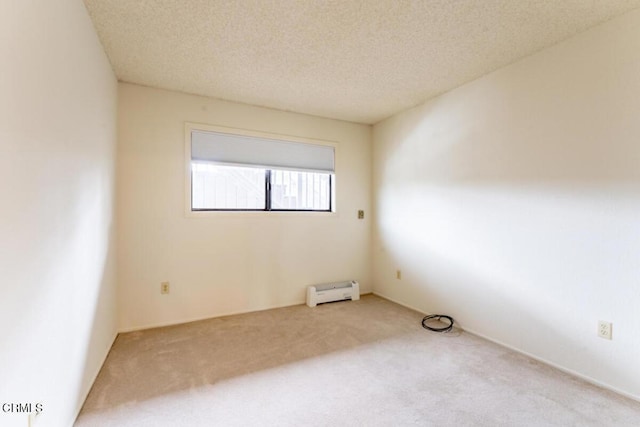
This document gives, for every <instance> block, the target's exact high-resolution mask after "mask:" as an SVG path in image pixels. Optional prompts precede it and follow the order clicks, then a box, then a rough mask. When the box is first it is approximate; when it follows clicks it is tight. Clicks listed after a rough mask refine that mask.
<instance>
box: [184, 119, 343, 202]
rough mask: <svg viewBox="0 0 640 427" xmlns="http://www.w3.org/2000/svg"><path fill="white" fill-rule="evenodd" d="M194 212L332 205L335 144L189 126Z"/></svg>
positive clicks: (191, 189)
mask: <svg viewBox="0 0 640 427" xmlns="http://www.w3.org/2000/svg"><path fill="white" fill-rule="evenodd" d="M188 138H189V141H188V143H189V149H190V150H189V151H190V158H189V168H190V177H189V178H190V179H189V184H190V189H189V190H190V201H189V202H190V210H191V211H314V212H331V211H332V209H333V203H332V197H333V188H332V187H333V185H334V157H335V149H334V147H333V146H332V145H321V144H312V143H306V142H297V141H289V140H281V139H273V138H264V137H257V136H247V135H242V134H232V133H223V132H217V131H204V130H199V129H191V130H190V131H189V134H188Z"/></svg>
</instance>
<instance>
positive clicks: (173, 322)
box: [118, 301, 305, 334]
mask: <svg viewBox="0 0 640 427" xmlns="http://www.w3.org/2000/svg"><path fill="white" fill-rule="evenodd" d="M302 304H305V301H301V302H292V303H286V304H282V305H274V306H271V307H264V308H258V309H246V310H237V311H227V312H223V313H215V314H213V313H212V314H209V315H206V316H199V317H191V318H186V319H180V320H171V321H169V322H158V323H149V324H146V325H141V326H131V327H126V328H120V329H119V330H118V332H119V333H121V334H124V333H127V332H136V331H144V330H146V329H154V328H163V327H165V326H174V325H182V324H184V323H191V322H198V321H200V320H209V319H216V318H218V317H227V316H235V315H236V314H247V313H256V312H259V311H265V310H273V309H276V308H285V307H293V306H295V305H302Z"/></svg>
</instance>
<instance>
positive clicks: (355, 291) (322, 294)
mask: <svg viewBox="0 0 640 427" xmlns="http://www.w3.org/2000/svg"><path fill="white" fill-rule="evenodd" d="M359 299H360V284H359V283H358V282H356V281H355V280H352V281H350V282H337V283H327V284H324V285H314V286H309V287H308V288H307V305H308V306H309V307H315V306H316V305H318V304H322V303H325V302H334V301H344V300H353V301H355V300H359Z"/></svg>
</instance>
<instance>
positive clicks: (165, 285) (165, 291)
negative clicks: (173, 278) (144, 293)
mask: <svg viewBox="0 0 640 427" xmlns="http://www.w3.org/2000/svg"><path fill="white" fill-rule="evenodd" d="M160 293H161V294H163V295H164V294H168V293H169V282H162V283H160Z"/></svg>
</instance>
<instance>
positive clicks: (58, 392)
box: [0, 0, 117, 427]
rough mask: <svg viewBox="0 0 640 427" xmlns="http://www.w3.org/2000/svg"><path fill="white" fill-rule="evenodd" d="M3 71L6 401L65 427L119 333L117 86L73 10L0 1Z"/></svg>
mask: <svg viewBox="0 0 640 427" xmlns="http://www.w3.org/2000/svg"><path fill="white" fill-rule="evenodd" d="M0 63H1V66H0V70H1V71H0V194H1V195H2V197H1V198H0V212H1V213H0V218H1V219H0V325H2V333H0V403H33V404H35V403H36V402H40V403H42V405H43V412H42V413H41V414H40V415H39V416H38V418H37V420H36V422H35V423H34V424H33V425H34V426H56V427H58V426H68V425H71V424H72V423H73V421H74V419H75V416H76V413H77V411H78V410H79V409H80V405H81V404H82V402H83V401H84V398H85V396H86V394H87V393H88V391H89V388H90V387H91V384H92V383H93V379H94V377H95V375H96V374H97V372H98V370H99V369H100V367H101V364H102V361H103V360H104V357H105V356H106V354H107V351H108V349H109V348H110V346H111V343H112V342H113V339H114V337H115V333H116V330H117V328H116V327H117V323H116V321H117V318H116V313H115V310H116V306H115V304H116V296H115V291H116V289H115V270H114V265H115V264H114V261H115V256H114V252H113V249H114V246H115V239H114V238H113V237H114V234H113V219H114V215H113V214H114V208H113V203H114V196H113V193H114V189H115V160H114V159H115V148H116V106H117V103H116V97H117V82H116V80H115V77H114V76H113V73H112V71H111V67H110V65H109V63H108V61H107V58H106V56H105V54H104V52H103V49H102V47H101V45H100V43H99V41H98V38H97V36H96V34H95V32H94V29H93V26H92V23H91V20H90V19H89V16H88V14H87V12H86V10H85V8H84V5H83V4H82V2H81V1H76V0H63V1H55V2H52V1H3V2H0ZM0 425H2V426H12V425H15V426H20V427H23V426H26V425H27V415H26V414H19V415H11V414H9V413H6V412H2V411H0Z"/></svg>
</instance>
